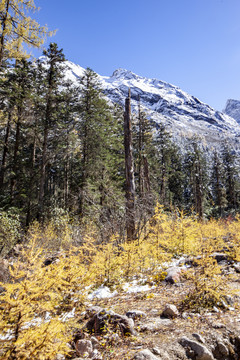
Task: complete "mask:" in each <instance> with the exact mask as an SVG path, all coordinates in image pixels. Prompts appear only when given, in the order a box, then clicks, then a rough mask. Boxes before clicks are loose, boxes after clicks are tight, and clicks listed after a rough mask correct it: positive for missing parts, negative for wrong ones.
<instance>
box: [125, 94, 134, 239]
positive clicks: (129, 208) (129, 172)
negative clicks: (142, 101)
mask: <svg viewBox="0 0 240 360" xmlns="http://www.w3.org/2000/svg"><path fill="white" fill-rule="evenodd" d="M124 148H125V174H126V195H125V196H126V230H127V241H131V240H134V239H135V238H136V230H135V181H134V165H133V155H132V124H131V93H130V89H129V94H128V97H127V98H126V101H125V114H124Z"/></svg>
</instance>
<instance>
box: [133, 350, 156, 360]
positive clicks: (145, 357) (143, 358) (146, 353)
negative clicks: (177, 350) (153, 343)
mask: <svg viewBox="0 0 240 360" xmlns="http://www.w3.org/2000/svg"><path fill="white" fill-rule="evenodd" d="M133 360H159V357H156V356H155V355H153V353H152V352H151V351H150V350H148V349H146V350H142V351H139V352H138V353H137V354H135V355H134V357H133Z"/></svg>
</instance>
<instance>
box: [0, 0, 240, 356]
mask: <svg viewBox="0 0 240 360" xmlns="http://www.w3.org/2000/svg"><path fill="white" fill-rule="evenodd" d="M35 10H36V6H35V3H34V0H2V1H0V16H1V25H0V359H2V360H20V359H21V360H25V359H29V360H65V359H82V358H87V359H96V360H97V359H99V360H105V359H106V360H107V359H122V360H123V359H124V360H125V359H136V360H138V359H160V357H156V356H154V355H153V354H155V355H158V356H160V355H161V351H160V352H159V353H157V350H155V352H154V351H153V353H151V354H152V355H151V356H154V357H147V354H148V353H147V352H146V353H145V355H146V356H145V355H144V354H143V355H142V356H145V357H138V356H140V355H136V354H135V352H136V349H139V348H141V347H143V346H145V347H144V349H145V348H146V347H147V348H148V349H153V348H157V347H156V346H155V347H154V344H155V342H157V341H158V340H156V338H155V337H156V334H161V336H162V338H161V341H160V340H159V341H160V342H159V343H158V342H157V346H160V347H161V346H163V350H162V351H163V352H162V354H163V353H164V354H165V355H166V352H168V351H169V354H168V355H169V357H166V356H165V355H162V357H161V359H170V360H174V359H176V360H177V359H199V360H206V359H207V360H211V359H219V360H221V359H226V360H235V359H239V357H238V356H240V350H239V349H240V340H239V333H238V335H236V333H235V332H234V331H235V330H233V329H232V328H231V330H229V331H228V332H227V331H226V332H224V334H223V333H221V334H220V335H219V336H225V337H224V339H225V340H224V341H225V342H224V341H223V342H220V340H216V339H215V338H214V339H215V340H213V337H212V336H213V335H212V334H213V333H214V330H211V329H212V328H211V326H212V323H215V322H217V321H218V320H219V323H220V320H221V321H222V322H223V323H224V324H227V323H228V322H229V319H231V317H232V318H234V319H235V317H234V316H237V314H238V311H239V308H240V301H239V298H240V293H239V281H240V280H239V272H240V270H239V269H240V267H239V266H240V265H239V264H240V243H239V233H240V216H239V213H240V193H239V191H240V176H239V175H240V173H239V164H240V161H239V160H240V159H239V156H238V154H237V152H236V151H233V149H232V146H231V142H228V141H227V140H226V139H225V140H224V141H222V142H221V143H220V145H218V147H216V148H214V147H211V148H208V150H207V151H206V147H204V146H203V144H202V142H201V141H200V139H199V137H198V134H195V136H192V137H191V138H189V139H188V140H187V141H186V140H185V141H184V142H182V143H178V142H177V141H176V139H175V138H173V136H172V134H171V131H169V129H167V128H166V126H165V125H164V124H163V123H160V124H157V123H156V122H155V121H154V119H153V118H151V116H150V115H149V114H148V113H147V112H146V111H144V110H143V108H142V105H141V97H140V96H139V98H138V109H137V111H136V109H135V110H134V111H133V108H132V107H131V100H132V94H131V88H129V90H128V96H126V98H125V105H124V106H121V105H120V104H117V103H113V102H111V101H109V99H108V98H107V97H106V94H105V93H104V91H103V89H102V87H101V82H100V81H99V77H98V75H97V74H96V73H95V72H94V71H93V70H92V69H90V68H87V69H86V70H85V71H84V74H83V76H82V77H79V79H78V83H77V82H74V83H73V82H71V80H70V79H67V78H66V76H64V74H65V67H66V58H65V55H64V52H63V50H62V49H61V48H60V47H59V46H58V45H57V44H56V43H55V42H51V43H50V44H49V46H48V47H47V48H46V49H45V50H43V53H42V56H41V57H40V58H38V59H31V58H30V57H29V56H28V51H26V45H29V46H32V47H34V48H39V47H41V46H42V45H43V44H44V42H45V40H46V38H47V37H48V36H52V35H54V32H50V31H49V30H48V28H47V26H43V27H42V26H41V25H40V24H38V23H37V22H36V21H35V20H33V18H31V17H29V12H32V11H35ZM180 120H181V119H180ZM169 269H175V270H176V269H178V270H177V272H175V273H174V275H171V274H172V273H171V271H169ZM169 279H170V280H169ZM126 284H128V286H130V285H131V286H133V284H134V286H136V284H137V285H138V286H140V287H141V286H142V288H144V286H145V287H147V289H148V292H146V293H144V294H143V292H142V293H141V295H139V296H138V297H137V296H136V295H128V297H127V296H125V295H124V294H125V293H124V291H125V288H126ZM129 284H130V285H129ZM99 289H105V291H109V292H110V293H111V296H110V295H109V297H108V300H106V299H105V298H104V297H102V298H101V297H97V295H96V291H99ZM106 289H107V290H106ZM142 291H145V290H142ZM94 294H95V295H96V296H95V295H94ZM114 294H115V297H114ZM131 296H132V297H131ZM230 297H231V299H232V300H231V301H230V300H229V298H230ZM114 299H115V300H114ZM156 299H157V300H156ZM154 301H155V302H154ZM228 301H229V302H228ZM90 302H91V304H90ZM166 302H167V303H169V304H170V303H174V306H175V305H176V306H177V308H178V310H177V312H176V313H175V314H173V315H169V316H167V318H168V319H169V318H170V319H171V320H168V321H170V327H171V326H172V328H167V326H169V324H168V325H166V324H167V322H165V323H164V324H165V325H164V326H166V327H165V328H164V329H165V330H164V331H163V330H161V329H162V326H163V325H161V329H160V330H159V329H158V330H156V329H155V328H154V329H155V330H154V331H152V330H149V329H150V328H147V327H146V328H145V330H143V328H144V326H143V324H142V323H141V321H143V320H142V319H141V318H142V317H145V315H144V313H142V315H141V316H138V315H136V314H135V315H134V316H132V318H133V320H134V322H135V320H136V324H137V325H136V326H135V330H136V331H135V330H134V329H133V328H132V326H133V325H132V323H131V321H130V320H129V318H128V317H127V316H125V315H119V314H118V313H121V312H124V311H127V310H131V308H132V307H133V308H135V307H138V306H141V307H142V309H144V311H145V310H146V312H147V315H146V316H150V315H149V314H151V311H152V309H153V308H154V307H156V309H157V310H156V313H157V314H158V315H159V314H160V313H162V310H163V307H164V305H165V303H166ZM89 304H90V305H91V306H93V305H96V306H95V308H94V306H93V308H94V309H93V308H91V309H92V310H91V309H90V310H89V309H88V308H89V306H90V305H89ZM96 307H98V309H97V310H96ZM105 309H107V310H105ZM109 309H111V310H109ZM104 311H105V312H104ZM115 312H116V313H115ZM209 312H211V313H210V314H211V316H212V318H211V321H212V322H210V320H209V323H211V325H209V323H208V320H206V319H209V318H208V317H209V316H210V315H209ZM184 314H187V315H184ZM196 314H198V315H199V317H198V315H196ZM229 314H230V315H229ZM91 316H93V317H91ZM104 316H105V317H104ZM152 316H153V315H152ZM184 316H185V317H184ZM130 317H131V316H130ZM200 318H201V320H199V319H200ZM186 319H187V320H186ZM86 320H87V322H86ZM238 321H239V320H238ZM98 322H100V323H98ZM174 322H175V323H174ZM186 322H188V325H186ZM99 324H100V325H99ZM154 324H155V323H154ZM174 324H175V325H174ZM146 326H147V325H146ZM224 326H225V325H224ZM226 326H227V325H226ZM176 328H179V329H182V331H185V332H186V331H190V330H189V329H190V328H191V333H193V332H194V330H196V331H197V330H198V329H201V330H199V332H201V334H202V335H203V336H205V334H206V333H208V331H209V334H210V335H209V337H208V338H207V340H206V343H205V341H204V342H203V341H200V340H199V343H198V345H199V344H200V343H201V344H202V345H201V346H202V348H201V351H202V352H201V351H200V350H199V347H198V348H196V347H194V346H193V345H192V343H193V340H192V342H191V341H190V340H186V338H185V340H181V341H180V340H178V341H177V342H176V344H175V345H174V346H175V347H174V349H173V348H171V346H172V343H174V342H173V341H172V340H171V339H170V340H169V338H168V339H166V338H164V336H165V334H168V335H167V336H168V337H169V336H170V334H171V333H172V332H174V331H175V329H176ZM222 328H223V327H221V326H220V325H219V328H218V331H219V333H220V332H221V331H225V330H222ZM146 329H147V330H146ZM173 329H174V330H173ZM209 329H210V330H209ZM224 329H225V328H224ZM236 329H237V328H236ZM144 331H146V333H147V335H146V336H145V335H144V336H145V337H144V336H143V335H142V333H144V334H145V332H144ZM161 331H162V332H161ZM153 334H154V335H153ZM174 334H175V333H174ZM184 334H185V333H184ZM184 334H182V333H181V336H182V335H184ZM226 334H227V335H226ZM92 335H94V336H95V335H96V337H94V339H93V336H92ZM202 335H201V336H202ZM154 336H155V337H154ZM176 336H177V335H176ZM179 336H180V335H179ZM227 336H228V337H227ZM129 339H130V340H129ZM182 339H184V338H182ZM214 341H215V342H214ZM227 342H228V345H226V344H227ZM96 343H97V344H98V345H97V347H96V348H95V347H94V344H96ZM170 343H171V344H170ZM220 343H221V344H223V343H224V345H221V346H222V347H221V346H220V345H219V344H220ZM142 344H143V345H142ZM162 344H166V346H165V345H162ZM184 344H185V345H186V344H187V345H186V346H185V345H184ZM203 344H204V345H203ZM89 346H90V348H91V351H90V350H89ZM164 346H165V347H164ZM199 346H200V345H199ZM214 346H215V347H214ZM224 346H225V348H226V351H225V353H226V354H225V355H223V353H224V351H223V347H224ZM190 348H191V350H189V349H190ZM225 348H224V349H225ZM181 349H184V350H181ZM185 350H186V351H185ZM143 351H145V350H143ZM146 351H150V350H146ZM151 351H152V350H151ZM151 351H150V352H151ZM221 351H222V352H221ZM134 354H135V355H134ZM148 356H150V355H148ZM164 356H165V357H164ZM204 356H205V357H204ZM224 356H225V357H224Z"/></svg>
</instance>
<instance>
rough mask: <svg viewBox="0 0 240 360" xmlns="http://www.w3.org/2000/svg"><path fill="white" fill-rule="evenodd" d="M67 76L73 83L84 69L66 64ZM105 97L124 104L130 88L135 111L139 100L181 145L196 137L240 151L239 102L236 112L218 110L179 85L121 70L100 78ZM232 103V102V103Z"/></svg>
mask: <svg viewBox="0 0 240 360" xmlns="http://www.w3.org/2000/svg"><path fill="white" fill-rule="evenodd" d="M67 69H68V70H67V71H66V76H67V77H68V78H70V79H71V80H72V81H75V80H76V78H78V77H81V76H82V74H83V71H84V69H83V68H81V67H80V66H78V65H75V64H73V63H71V62H67ZM99 80H100V82H101V85H102V88H103V90H104V93H105V95H106V96H107V97H108V99H109V100H110V101H111V102H114V103H119V104H121V105H124V101H125V98H126V97H127V94H128V88H130V89H131V100H132V109H133V111H137V108H138V99H139V98H140V102H141V107H142V109H143V110H144V111H145V112H146V113H147V115H148V116H149V117H150V118H151V119H152V120H153V121H154V122H155V123H156V128H157V125H158V124H159V123H164V124H165V125H166V127H167V128H168V130H169V131H170V132H171V133H172V134H173V137H174V138H175V139H176V140H177V141H179V142H180V143H181V142H184V140H185V139H188V138H191V137H193V136H196V135H197V136H198V137H200V138H201V140H202V143H203V144H204V145H206V147H208V148H211V147H218V145H219V144H220V142H221V141H222V140H224V139H228V140H229V141H230V143H231V146H232V148H233V149H234V150H236V151H237V152H240V125H239V123H238V122H237V120H238V119H239V122H240V102H238V105H239V108H238V114H239V115H238V117H237V116H236V113H237V111H235V112H234V111H228V109H229V108H231V109H234V106H233V103H231V104H230V105H231V106H230V105H229V106H228V107H227V110H226V109H225V111H224V112H220V111H216V110H214V109H213V108H211V107H210V106H209V105H207V104H204V103H203V102H201V101H200V100H199V99H197V98H196V97H194V96H191V95H189V94H187V93H186V92H184V91H182V90H181V89H180V88H178V87H177V86H174V85H171V84H169V83H166V82H164V81H161V80H157V79H148V78H145V77H142V76H138V75H136V74H134V73H132V72H131V71H128V70H125V69H118V70H116V71H114V73H113V74H112V76H110V77H107V76H99ZM231 102H233V100H231Z"/></svg>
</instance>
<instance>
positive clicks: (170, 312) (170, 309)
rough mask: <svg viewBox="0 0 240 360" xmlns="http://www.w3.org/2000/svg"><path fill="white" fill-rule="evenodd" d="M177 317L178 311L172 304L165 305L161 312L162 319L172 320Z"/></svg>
mask: <svg viewBox="0 0 240 360" xmlns="http://www.w3.org/2000/svg"><path fill="white" fill-rule="evenodd" d="M178 315H179V312H178V309H177V307H176V306H175V305H173V304H167V305H166V306H165V309H164V310H163V312H162V315H161V316H162V317H166V318H170V319H174V318H176V317H177V316H178Z"/></svg>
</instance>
